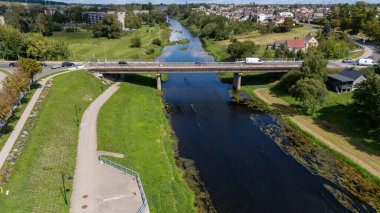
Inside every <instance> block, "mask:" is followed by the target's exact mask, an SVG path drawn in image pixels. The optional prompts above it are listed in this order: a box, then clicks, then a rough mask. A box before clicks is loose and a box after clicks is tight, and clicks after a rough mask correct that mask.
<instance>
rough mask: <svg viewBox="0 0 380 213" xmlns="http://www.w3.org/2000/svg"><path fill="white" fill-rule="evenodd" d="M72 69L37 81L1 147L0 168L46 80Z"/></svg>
mask: <svg viewBox="0 0 380 213" xmlns="http://www.w3.org/2000/svg"><path fill="white" fill-rule="evenodd" d="M73 71H74V70H69V71H65V72H61V73H58V74H55V75H52V76H49V77H47V78H45V79H42V80H41V81H39V84H40V86H39V87H38V89H37V90H36V92H35V93H34V95H33V97H32V99H31V100H30V101H29V103H28V105H27V106H26V108H25V110H24V112H23V113H22V115H21V117H20V119H19V120H18V122H17V124H16V126H15V128H14V129H13V131H12V133H11V135H10V136H9V138H8V140H7V142H6V143H5V144H4V146H3V148H2V149H1V151H0V168H2V167H3V165H4V162H5V160H6V159H7V157H8V155H9V153H10V151H11V150H12V147H13V145H14V144H15V142H16V140H17V138H18V136H19V135H20V133H21V131H22V129H23V127H24V125H25V123H26V121H27V120H28V118H29V115H30V113H31V112H32V110H33V108H34V105H35V104H36V102H37V100H38V98H39V97H40V95H41V92H42V90H43V89H44V87H45V85H46V82H48V81H49V80H50V79H51V78H54V77H55V76H58V75H62V74H65V73H69V72H73Z"/></svg>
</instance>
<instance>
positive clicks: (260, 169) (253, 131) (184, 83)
mask: <svg viewBox="0 0 380 213" xmlns="http://www.w3.org/2000/svg"><path fill="white" fill-rule="evenodd" d="M169 22H170V27H171V29H172V34H171V38H170V39H171V40H172V41H175V40H179V39H187V40H189V41H190V43H189V44H188V45H182V44H177V45H173V46H168V47H165V48H164V50H163V54H162V55H161V56H160V57H159V58H158V60H160V61H172V62H196V61H213V60H214V59H213V57H212V56H210V55H209V54H208V53H207V52H205V51H204V50H203V48H202V44H201V42H200V40H199V39H198V38H197V37H194V36H192V35H191V33H190V32H189V31H188V30H187V29H186V28H184V27H183V26H182V25H181V24H180V23H179V22H178V21H176V20H173V19H170V20H169ZM231 89H232V86H231V85H230V84H225V83H222V82H220V81H219V79H218V77H217V75H216V74H212V73H209V74H207V73H202V74H170V75H169V80H168V81H166V82H165V83H164V84H163V94H164V99H165V101H166V103H167V104H169V105H170V106H171V107H172V113H171V117H170V119H171V123H172V126H173V129H174V131H175V134H176V136H177V137H178V140H179V145H178V146H179V147H178V148H179V155H180V156H181V157H184V158H187V159H191V160H193V161H194V162H195V166H196V167H197V169H198V170H199V176H200V178H201V180H202V181H203V183H204V184H205V186H206V188H207V189H208V191H209V194H210V196H211V199H212V203H213V205H214V207H215V208H216V210H217V211H218V212H349V210H348V209H346V208H345V207H344V206H343V205H342V204H341V203H340V202H338V200H337V199H336V198H335V197H334V196H333V195H332V193H330V191H328V190H327V189H326V187H324V185H330V186H332V187H338V186H336V185H335V184H333V183H330V181H329V180H327V179H325V178H323V177H321V176H319V175H315V174H313V173H311V172H310V171H309V170H308V169H306V168H305V167H304V166H303V165H301V164H300V163H299V162H297V160H296V159H294V158H293V157H292V156H291V155H289V154H287V153H286V152H284V151H283V149H281V148H280V147H279V146H278V144H276V143H275V142H274V140H273V139H272V138H271V137H269V136H268V135H267V134H265V133H264V132H263V131H262V129H261V128H260V126H259V125H258V124H257V122H253V121H252V117H255V118H257V119H259V120H260V121H261V122H265V123H269V124H275V122H274V120H273V118H272V117H271V116H270V115H268V114H265V113H263V112H259V111H253V110H249V109H245V108H244V107H238V106H235V105H233V104H232V103H231V98H230V96H229V91H231ZM342 191H344V190H342ZM355 202H358V201H355ZM354 205H356V206H360V207H358V210H359V211H361V210H363V209H361V208H362V206H363V205H364V204H363V205H362V204H360V203H357V204H354ZM367 211H372V210H369V209H367Z"/></svg>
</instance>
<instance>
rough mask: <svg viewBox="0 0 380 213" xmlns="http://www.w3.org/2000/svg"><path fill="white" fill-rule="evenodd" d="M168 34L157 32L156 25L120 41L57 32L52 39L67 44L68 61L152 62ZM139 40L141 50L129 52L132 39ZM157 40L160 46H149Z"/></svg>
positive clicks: (162, 30)
mask: <svg viewBox="0 0 380 213" xmlns="http://www.w3.org/2000/svg"><path fill="white" fill-rule="evenodd" d="M169 36H170V30H169V29H168V28H164V29H160V27H159V26H158V25H156V26H154V27H149V26H145V25H144V26H143V27H141V28H140V29H137V30H135V31H132V32H128V33H127V35H125V36H123V37H121V38H120V39H107V38H94V37H93V34H92V32H87V31H81V32H71V33H66V32H57V33H54V35H53V36H52V37H51V39H55V40H60V41H64V42H67V43H68V44H69V49H70V51H71V56H70V57H69V58H68V59H67V60H73V61H76V60H82V61H85V60H93V55H94V57H95V59H96V60H97V59H99V60H102V61H103V60H104V58H107V60H112V59H113V60H123V59H146V58H149V59H154V58H156V57H157V56H159V55H160V54H161V50H162V48H163V47H164V46H165V45H166V44H167V43H168V42H169ZM134 37H138V38H140V39H141V44H142V46H141V47H140V48H132V47H130V45H131V39H132V38H134ZM155 38H160V39H161V41H162V45H161V46H157V45H154V44H152V41H153V39H155ZM149 49H154V53H153V54H150V55H148V54H146V51H147V50H149Z"/></svg>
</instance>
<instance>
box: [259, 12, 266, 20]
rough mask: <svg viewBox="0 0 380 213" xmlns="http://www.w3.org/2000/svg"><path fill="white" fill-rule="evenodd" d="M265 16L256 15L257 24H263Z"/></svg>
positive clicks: (262, 14) (261, 14)
mask: <svg viewBox="0 0 380 213" xmlns="http://www.w3.org/2000/svg"><path fill="white" fill-rule="evenodd" d="M266 18H267V16H266V15H265V14H264V13H260V14H257V22H264V21H265V19H266Z"/></svg>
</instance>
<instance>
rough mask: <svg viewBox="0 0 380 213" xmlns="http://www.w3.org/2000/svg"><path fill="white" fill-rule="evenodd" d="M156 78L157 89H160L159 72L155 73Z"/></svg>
mask: <svg viewBox="0 0 380 213" xmlns="http://www.w3.org/2000/svg"><path fill="white" fill-rule="evenodd" d="M156 79H157V89H158V90H161V74H160V73H157V75H156Z"/></svg>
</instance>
